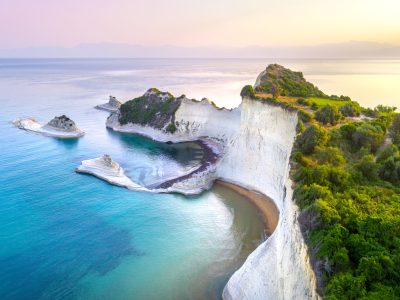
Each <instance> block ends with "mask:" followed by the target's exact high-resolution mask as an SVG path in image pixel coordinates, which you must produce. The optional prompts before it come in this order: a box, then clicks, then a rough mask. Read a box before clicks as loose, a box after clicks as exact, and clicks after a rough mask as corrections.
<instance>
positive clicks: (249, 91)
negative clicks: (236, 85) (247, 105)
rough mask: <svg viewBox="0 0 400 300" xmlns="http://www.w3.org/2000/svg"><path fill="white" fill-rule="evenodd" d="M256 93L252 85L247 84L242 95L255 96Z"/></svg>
mask: <svg viewBox="0 0 400 300" xmlns="http://www.w3.org/2000/svg"><path fill="white" fill-rule="evenodd" d="M255 95H256V93H255V92H254V89H253V87H252V86H251V85H245V86H244V87H243V88H242V91H241V92H240V96H241V97H246V96H247V97H254V96H255Z"/></svg>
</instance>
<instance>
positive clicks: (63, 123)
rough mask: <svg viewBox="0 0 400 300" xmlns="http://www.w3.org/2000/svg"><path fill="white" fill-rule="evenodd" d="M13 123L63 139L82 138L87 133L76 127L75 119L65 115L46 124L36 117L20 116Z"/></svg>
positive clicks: (21, 127)
mask: <svg viewBox="0 0 400 300" xmlns="http://www.w3.org/2000/svg"><path fill="white" fill-rule="evenodd" d="M13 124H14V125H15V126H16V127H18V128H19V129H23V130H26V131H32V132H36V133H40V134H42V135H45V136H49V137H55V138H62V139H74V138H80V137H82V136H83V135H84V134H85V132H84V131H82V130H80V129H79V128H77V127H76V125H75V122H74V121H72V120H71V119H70V118H68V117H66V116H65V115H62V116H60V117H54V118H53V119H52V120H51V121H49V122H48V123H47V124H46V125H42V124H40V123H39V122H38V121H37V120H36V119H34V118H19V119H16V120H14V121H13Z"/></svg>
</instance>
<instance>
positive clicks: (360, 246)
mask: <svg viewBox="0 0 400 300" xmlns="http://www.w3.org/2000/svg"><path fill="white" fill-rule="evenodd" d="M346 109H347V108H346ZM375 112H376V113H377V114H378V118H377V119H374V120H369V121H368V120H367V121H360V122H353V123H348V124H346V125H342V126H341V127H340V128H331V129H330V130H329V131H327V130H326V129H323V128H320V127H319V126H317V125H310V126H309V127H308V128H307V129H305V130H304V132H303V133H301V134H300V135H299V136H298V138H297V142H296V147H295V150H294V152H293V160H294V161H296V165H295V168H294V169H295V175H294V179H295V181H296V188H295V199H296V202H297V204H298V205H299V207H300V209H301V214H300V216H299V221H300V224H301V227H302V231H303V233H304V236H305V238H306V241H307V243H308V245H309V248H310V254H311V256H312V261H313V267H314V270H315V272H316V275H317V278H318V287H319V289H320V292H321V294H322V295H323V296H324V298H326V299H332V300H333V299H400V285H399V283H400V267H399V266H400V152H399V147H398V145H396V142H395V141H396V139H397V137H398V135H399V133H400V115H394V113H393V111H386V110H385V111H383V110H381V111H379V109H377V110H375ZM387 137H391V139H392V140H393V143H392V142H390V140H388V139H387Z"/></svg>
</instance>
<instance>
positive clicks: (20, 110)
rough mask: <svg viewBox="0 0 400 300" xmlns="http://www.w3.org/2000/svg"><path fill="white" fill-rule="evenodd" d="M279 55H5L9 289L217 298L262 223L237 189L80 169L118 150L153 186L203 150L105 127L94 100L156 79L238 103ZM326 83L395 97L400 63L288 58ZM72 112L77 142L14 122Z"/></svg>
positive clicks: (330, 89)
mask: <svg viewBox="0 0 400 300" xmlns="http://www.w3.org/2000/svg"><path fill="white" fill-rule="evenodd" d="M271 62H273V61H269V60H166V59H159V60H157V59H147V60H138V59H129V60H126V59H125V60H124V59H115V60H98V59H96V60H56V59H51V60H0V104H1V106H0V107H1V108H0V174H1V176H0V200H1V202H0V245H1V246H0V296H1V299H204V298H211V299H212V298H215V299H218V298H220V294H221V291H222V288H223V286H224V284H225V283H226V281H227V279H228V278H229V276H230V275H231V274H232V273H233V272H234V270H235V269H237V268H238V267H239V266H240V265H241V264H242V263H243V261H244V260H245V258H246V257H247V255H248V254H249V253H250V252H251V251H252V250H253V249H254V248H255V247H256V246H257V245H258V244H259V242H260V239H261V236H262V224H261V222H260V219H259V218H258V217H255V216H257V212H256V211H255V209H254V207H253V206H251V205H250V204H248V203H247V202H246V201H243V199H242V198H241V196H239V195H237V194H236V193H234V192H232V191H229V190H227V189H225V188H222V187H215V188H214V189H213V190H211V191H209V192H206V193H204V194H202V195H200V196H197V197H190V198H185V197H182V196H179V195H166V194H162V195H159V194H150V193H139V192H132V191H128V190H125V189H121V188H118V187H114V186H111V185H108V184H107V183H105V182H102V181H100V180H98V179H96V178H94V177H90V176H85V175H81V174H75V173H74V168H75V167H76V166H78V165H79V163H80V161H81V160H83V159H88V158H93V157H97V156H99V155H102V154H104V153H108V154H111V155H112V156H113V157H114V158H115V159H116V160H117V161H119V162H120V163H121V164H122V165H123V166H124V168H125V169H126V170H127V173H128V174H129V176H131V177H133V178H134V180H135V181H138V182H140V183H142V184H144V185H148V184H152V183H156V182H159V181H162V180H165V179H166V178H169V177H171V176H174V175H177V174H182V173H184V172H185V171H187V170H188V169H190V168H192V167H194V166H195V165H196V164H197V163H198V160H199V159H200V158H201V155H202V153H201V150H200V149H198V148H196V147H195V146H194V145H192V144H184V145H174V146H170V145H162V144H159V143H155V142H152V141H149V140H147V139H143V138H139V137H135V136H132V135H127V134H119V133H114V132H111V131H108V130H106V129H105V126H104V123H105V119H106V117H107V113H106V112H102V111H98V110H95V109H93V106H95V105H96V104H99V103H103V102H105V101H107V98H108V96H109V95H114V96H117V98H120V99H121V100H127V99H131V98H133V97H135V96H138V95H140V94H142V93H143V92H144V91H145V90H146V89H148V88H149V87H153V86H155V87H158V88H160V89H163V90H168V91H170V92H172V93H173V94H175V95H180V94H182V93H185V94H186V95H187V96H189V97H194V98H202V97H208V98H211V99H212V100H214V101H215V102H216V103H217V104H219V105H222V106H226V107H234V106H237V105H238V104H239V103H240V98H239V92H240V89H241V87H242V86H243V85H245V84H249V83H250V84H251V83H253V82H254V80H255V77H256V76H257V74H258V73H259V72H260V71H261V70H262V69H263V68H264V67H265V65H267V64H268V63H271ZM278 62H279V63H282V64H284V65H286V66H288V67H291V68H295V69H298V70H302V71H303V72H304V73H305V75H306V77H307V78H308V79H309V80H311V81H313V82H315V83H317V85H318V86H320V88H321V89H322V90H324V91H326V92H327V93H332V94H345V95H350V96H351V97H352V98H354V99H357V100H359V101H360V102H361V103H362V104H363V105H366V106H375V105H377V104H386V105H399V99H400V89H398V88H397V85H398V83H399V82H400V62H399V61H295V60H286V61H278ZM60 114H67V115H68V116H70V117H71V118H72V119H74V120H75V121H76V122H77V123H78V126H79V127H81V128H82V129H84V130H85V131H86V136H85V137H84V138H82V139H80V140H79V141H62V140H56V139H50V138H45V137H42V136H40V135H35V134H32V133H27V132H24V131H21V130H18V129H16V128H14V127H13V126H12V125H11V124H10V123H9V121H11V120H13V119H15V118H16V117H21V116H35V117H37V118H38V119H39V120H40V121H42V122H47V121H48V120H49V119H51V118H52V117H53V116H55V115H60Z"/></svg>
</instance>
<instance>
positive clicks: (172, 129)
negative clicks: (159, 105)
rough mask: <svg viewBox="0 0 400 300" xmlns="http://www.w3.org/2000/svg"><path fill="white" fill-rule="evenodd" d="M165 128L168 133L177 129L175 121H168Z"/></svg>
mask: <svg viewBox="0 0 400 300" xmlns="http://www.w3.org/2000/svg"><path fill="white" fill-rule="evenodd" d="M165 130H166V131H167V132H169V133H174V132H175V131H176V130H177V128H176V125H175V123H170V124H169V125H168V126H167V128H166V129H165Z"/></svg>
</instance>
